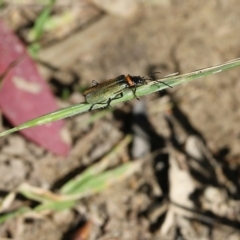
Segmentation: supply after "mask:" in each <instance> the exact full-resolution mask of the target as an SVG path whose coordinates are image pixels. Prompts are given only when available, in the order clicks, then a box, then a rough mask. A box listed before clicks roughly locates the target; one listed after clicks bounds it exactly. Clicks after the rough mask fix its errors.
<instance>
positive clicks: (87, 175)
mask: <svg viewBox="0 0 240 240" xmlns="http://www.w3.org/2000/svg"><path fill="white" fill-rule="evenodd" d="M131 140H132V136H130V135H127V136H126V137H125V138H124V139H123V140H122V141H121V142H120V143H119V144H118V145H117V146H115V147H114V148H113V149H112V150H111V151H110V152H109V153H108V154H107V155H106V156H105V157H104V158H103V159H101V161H99V162H97V163H95V164H93V165H92V166H90V167H88V168H87V169H86V170H85V171H83V172H82V173H80V174H79V175H78V176H76V177H75V178H74V179H71V180H70V181H68V182H67V183H65V184H64V185H63V186H62V187H61V189H60V193H61V194H65V195H69V194H73V192H75V191H77V189H79V188H80V187H82V186H83V185H84V184H85V183H86V182H87V181H89V180H91V179H92V178H95V176H96V175H97V174H99V173H101V172H102V171H104V170H105V169H106V168H107V167H108V165H109V159H110V158H111V156H113V155H114V156H115V155H116V154H118V153H119V152H121V151H122V150H123V148H125V147H126V146H127V145H128V144H129V143H130V142H131Z"/></svg>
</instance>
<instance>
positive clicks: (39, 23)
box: [30, 0, 56, 41]
mask: <svg viewBox="0 0 240 240" xmlns="http://www.w3.org/2000/svg"><path fill="white" fill-rule="evenodd" d="M55 2H56V0H49V3H48V4H47V6H46V7H45V8H44V9H43V11H42V12H41V14H40V15H39V16H38V18H37V20H36V21H35V24H34V27H33V29H32V31H30V36H31V37H30V38H31V40H32V41H37V40H39V39H40V37H41V36H42V33H43V29H44V25H45V24H46V22H47V21H48V19H49V16H50V13H51V11H52V7H53V5H54V3H55Z"/></svg>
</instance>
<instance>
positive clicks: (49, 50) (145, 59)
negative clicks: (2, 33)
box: [0, 0, 240, 240]
mask: <svg viewBox="0 0 240 240" xmlns="http://www.w3.org/2000/svg"><path fill="white" fill-rule="evenodd" d="M122 2H124V1H122ZM25 4H27V3H25ZM61 4H65V3H64V1H60V3H56V6H55V12H54V14H56V15H57V14H60V13H61V12H62V11H63V8H62V7H61ZM74 4H75V5H74ZM108 4H111V3H108ZM238 4H239V2H238V1H237V0H230V1H221V0H218V1H205V2H204V4H203V2H201V1H187V0H186V1H181V3H180V2H179V1H175V0H171V1H160V0H159V1H157V0H155V1H140V0H139V1H136V5H134V4H133V6H131V7H132V8H133V9H132V11H131V9H128V11H129V12H130V13H131V14H129V15H130V16H129V15H128V14H127V13H128V12H126V15H121V14H119V15H118V14H117V12H111V9H110V10H109V9H108V8H107V9H106V8H105V7H102V8H101V5H94V3H93V2H91V1H82V2H81V1H78V0H75V1H71V4H69V6H68V8H67V7H65V9H66V8H67V9H69V11H70V12H72V16H73V20H72V22H70V23H68V24H64V23H63V24H62V28H61V29H60V30H59V29H58V30H57V31H49V32H47V33H45V34H44V35H43V37H42V40H41V44H42V48H41V50H40V53H39V59H40V60H41V61H40V63H38V65H39V69H40V71H41V73H42V75H43V76H44V77H45V79H46V80H47V81H48V82H49V85H50V87H51V88H52V89H53V92H54V94H56V99H57V100H58V102H59V107H63V106H68V105H71V104H75V103H77V102H82V101H84V98H83V96H82V94H81V92H80V91H79V89H82V88H84V87H87V86H90V85H91V81H92V79H95V80H96V81H99V82H101V81H104V80H106V79H110V78H113V77H116V76H118V75H121V74H131V75H137V76H139V75H140V76H144V75H147V74H151V73H152V72H156V71H157V72H161V75H162V76H164V75H168V74H171V73H174V72H179V73H180V74H182V73H187V72H190V71H193V70H197V69H200V68H205V67H209V66H214V65H217V64H221V63H224V62H226V61H229V60H232V59H235V58H239V57H240V45H239V42H240V40H239V39H240V8H239V7H238ZM30 5H31V4H30ZM30 5H21V6H17V7H16V6H15V7H14V6H13V5H11V4H8V3H6V4H5V6H3V8H2V9H0V11H2V13H1V15H0V16H1V17H3V16H4V20H5V21H6V22H7V23H8V24H9V26H11V28H12V29H13V30H14V31H15V32H16V33H17V34H18V35H19V36H20V37H21V38H22V39H25V40H26V36H27V34H26V33H27V32H28V31H29V25H30V24H29V22H32V21H33V20H34V19H36V16H38V14H39V12H40V10H41V9H42V8H41V7H37V8H35V7H33V6H30ZM80 5H81V7H79V8H78V7H76V6H80ZM83 5H84V7H82V6H83ZM73 6H75V7H73ZM118 10H119V13H121V12H124V10H125V9H121V8H120V7H119V9H118ZM76 11H79V12H78V13H77V14H76ZM126 11H127V10H126ZM42 62H44V63H45V64H42ZM50 66H51V67H50ZM53 69H54V71H53ZM56 69H57V70H56ZM239 73H240V69H239V68H235V69H231V70H229V71H226V72H223V73H218V74H214V75H211V76H209V77H205V78H201V79H198V80H195V81H192V82H190V83H187V84H182V85H179V86H176V87H174V88H173V89H167V90H166V91H163V92H161V93H159V94H153V95H150V96H147V97H144V98H141V99H140V101H137V100H133V101H131V102H127V103H125V104H122V105H121V104H120V105H119V106H117V107H116V108H114V109H110V110H109V111H107V112H106V113H105V115H104V116H103V117H101V118H99V119H98V120H96V121H95V122H93V123H91V124H85V122H87V121H88V120H89V118H90V117H91V115H93V114H96V113H98V112H99V113H100V112H101V110H99V111H92V112H89V113H87V114H84V115H77V116H75V117H72V118H69V119H66V122H67V127H68V129H69V133H70V135H71V138H72V150H71V153H70V155H69V156H68V157H67V158H65V159H63V158H62V157H58V156H55V155H53V154H51V153H49V152H46V151H45V150H44V149H42V148H41V147H39V146H37V145H35V144H34V143H31V142H29V141H28V140H26V139H25V138H24V137H23V136H22V135H21V134H19V133H15V134H12V135H9V136H7V137H5V138H2V139H0V147H1V154H0V179H1V181H0V189H1V195H0V196H1V199H3V197H4V196H6V194H7V193H9V192H10V191H13V190H15V189H17V188H18V186H20V184H22V183H28V184H30V185H32V186H36V187H39V188H42V189H50V190H52V191H53V192H57V191H58V189H59V187H60V186H62V185H63V184H64V183H65V182H66V181H67V180H69V179H70V178H72V177H74V176H76V175H77V174H79V173H80V172H81V171H83V169H86V168H87V167H89V166H91V165H92V164H93V163H96V162H100V161H101V159H102V158H103V157H104V156H105V155H106V154H107V153H109V152H110V151H111V150H112V149H113V148H114V147H115V146H117V145H118V144H119V143H120V142H121V141H122V139H124V137H125V136H126V135H127V134H132V136H133V140H132V142H131V144H129V145H128V146H127V147H124V148H123V150H122V151H121V152H120V153H119V154H117V155H116V156H114V157H112V158H113V159H112V160H111V161H113V162H115V164H117V165H120V164H122V163H123V162H131V161H133V162H141V169H140V170H138V171H137V172H135V173H133V174H132V175H131V176H130V177H127V178H124V179H122V180H121V181H119V182H118V183H116V184H114V185H112V186H109V187H108V188H107V189H105V190H104V191H102V192H100V193H98V194H93V195H91V196H89V197H86V198H83V199H81V200H79V201H78V202H77V203H76V205H75V206H74V207H73V208H71V209H67V210H64V211H60V212H48V213H44V214H37V216H36V215H34V214H32V215H31V214H30V215H22V216H19V217H16V218H11V219H9V220H8V221H6V222H4V223H3V224H1V226H0V237H2V238H4V239H24V240H28V239H29V240H30V239H31V240H32V239H38V240H40V239H49V240H51V239H52V240H66V239H72V240H77V239H84V240H85V239H91V240H92V239H101V240H110V239H111V240H113V239H114V240H117V239H119V240H120V239H121V240H130V239H139V240H140V239H142V240H154V239H218V240H219V239H232V240H233V239H234V240H235V239H240V232H239V227H240V218H239V213H240V202H239V200H240V185H239V180H240V179H239V164H240V128H239V119H240V109H239V107H238V106H239V105H240V94H239V92H240V77H239V76H240V74H239ZM53 79H54V81H53ZM56 83H58V84H56ZM62 86H65V87H66V86H67V88H68V89H69V97H68V98H67V100H63V98H61V97H60V96H61V94H62V93H63V89H62ZM82 123H84V124H82ZM2 126H3V127H4V128H6V127H9V123H8V122H7V120H6V119H4V121H3V123H2ZM109 168H112V163H109ZM29 204H30V205H29ZM34 204H36V202H34V203H32V202H30V201H29V200H27V199H25V198H22V197H20V196H19V197H17V198H16V200H15V201H14V202H13V206H14V207H15V206H23V205H28V206H33V205H34Z"/></svg>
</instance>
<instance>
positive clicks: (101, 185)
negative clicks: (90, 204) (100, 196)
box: [66, 161, 141, 200]
mask: <svg viewBox="0 0 240 240" xmlns="http://www.w3.org/2000/svg"><path fill="white" fill-rule="evenodd" d="M140 166H141V162H139V161H138V162H128V163H125V164H122V165H121V166H119V167H116V168H114V169H111V170H108V171H105V172H103V173H100V174H98V175H95V176H94V177H91V178H89V179H86V181H85V182H83V183H82V184H81V185H80V186H78V187H77V188H71V191H69V194H68V195H66V196H68V199H69V200H76V199H80V198H83V197H87V196H90V195H93V194H96V193H99V192H101V191H103V190H105V189H107V188H108V187H110V186H112V185H114V184H115V183H117V182H119V181H121V180H122V179H124V178H126V177H128V176H130V175H132V174H133V173H134V172H136V171H137V170H138V169H140ZM72 181H74V180H72ZM76 185H77V182H76Z"/></svg>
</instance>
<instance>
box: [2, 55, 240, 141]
mask: <svg viewBox="0 0 240 240" xmlns="http://www.w3.org/2000/svg"><path fill="white" fill-rule="evenodd" d="M238 66H240V58H238V59H234V60H232V61H229V62H226V63H224V64H221V65H217V66H214V67H209V68H205V69H201V70H197V71H194V72H191V73H187V74H183V75H177V76H168V77H165V78H162V79H158V80H156V81H152V82H150V83H149V84H147V85H144V86H141V87H138V88H137V96H139V97H141V96H144V95H147V94H151V93H154V92H157V91H161V90H163V89H165V88H167V86H165V85H164V84H161V83H159V82H157V81H165V82H166V83H167V84H168V85H170V86H176V85H178V84H181V83H184V82H188V81H191V80H194V79H197V78H200V77H205V76H208V75H211V74H215V73H219V72H222V71H225V70H228V69H231V68H234V67H238ZM133 98H134V95H133V93H132V91H131V90H129V89H127V90H126V91H125V92H124V95H123V97H122V98H119V99H115V100H113V101H112V102H111V105H115V104H117V103H120V102H125V101H128V100H131V99H133ZM90 107H91V104H88V103H79V104H76V105H73V106H70V107H68V108H64V109H60V110H58V111H55V112H52V113H49V114H46V115H44V116H40V117H38V118H35V119H32V120H30V121H28V122H25V123H23V124H21V125H19V126H17V127H14V128H12V129H9V130H7V131H5V132H2V133H0V137H2V136H5V135H7V134H10V133H13V132H16V131H19V130H22V129H25V128H29V127H34V126H38V125H42V124H46V123H50V122H53V121H57V120H60V119H63V118H67V117H70V116H74V115H76V114H80V113H84V112H86V111H88V110H89V109H90ZM99 108H103V105H95V106H94V109H99Z"/></svg>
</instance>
